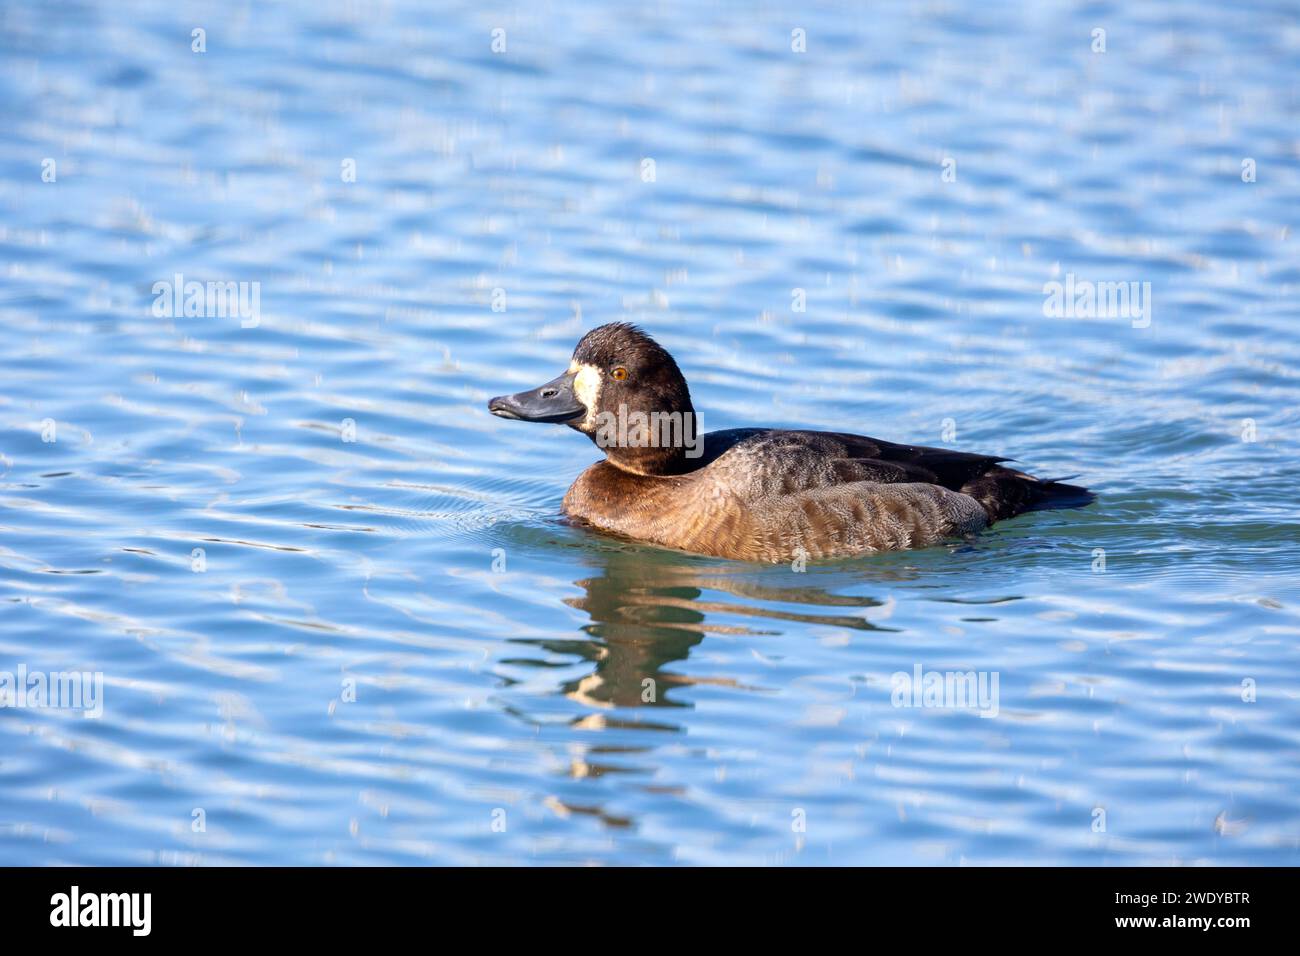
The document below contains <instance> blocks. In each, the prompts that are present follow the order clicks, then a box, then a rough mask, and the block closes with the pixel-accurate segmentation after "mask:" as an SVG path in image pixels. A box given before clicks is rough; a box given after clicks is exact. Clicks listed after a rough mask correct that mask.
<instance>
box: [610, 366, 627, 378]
mask: <svg viewBox="0 0 1300 956" xmlns="http://www.w3.org/2000/svg"><path fill="white" fill-rule="evenodd" d="M609 374H610V375H612V376H614V381H616V382H622V381H626V379H627V369H625V368H624V367H623V366H621V365H615V366H614V370H613V371H612V372H610V373H609Z"/></svg>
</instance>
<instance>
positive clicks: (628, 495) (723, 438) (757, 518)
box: [488, 322, 1093, 562]
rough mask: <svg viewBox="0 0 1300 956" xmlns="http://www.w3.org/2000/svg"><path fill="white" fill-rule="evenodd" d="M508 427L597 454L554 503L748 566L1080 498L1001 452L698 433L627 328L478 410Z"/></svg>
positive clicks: (608, 328)
mask: <svg viewBox="0 0 1300 956" xmlns="http://www.w3.org/2000/svg"><path fill="white" fill-rule="evenodd" d="M488 410H489V411H491V412H492V414H494V415H499V416H500V417H502V418H516V419H520V420H523V421H530V422H554V423H557V424H563V425H568V426H569V427H570V428H575V429H577V430H578V431H580V432H583V433H584V434H586V435H587V436H588V437H590V438H591V439H592V440H593V441H595V442H596V444H597V445H598V446H599V447H600V448H601V449H602V450H603V451H604V452H605V460H604V461H600V462H597V463H596V464H594V465H592V466H591V467H590V468H588V469H587V470H586V471H584V472H583V473H582V474H581V475H579V476H578V479H577V480H576V481H575V482H574V483H573V487H572V488H570V489H569V492H568V494H566V495H565V496H564V512H565V514H567V515H568V516H569V517H571V518H574V519H576V520H578V521H580V522H583V523H585V524H587V525H590V526H591V527H593V528H596V529H598V530H600V531H605V532H608V533H611V534H616V535H620V536H623V537H626V538H632V539H635V540H638V541H646V542H650V543H652V544H657V545H662V546H664V547H669V548H679V549H681V550H683V551H692V552H695V553H696V554H709V555H716V556H717V557H722V558H734V559H738V560H742V561H769V562H785V561H791V560H793V559H798V558H800V557H806V558H839V557H846V556H848V555H854V554H862V553H865V552H870V551H885V550H895V549H901V548H919V547H924V546H927V545H931V544H935V543H937V542H939V541H942V540H943V539H945V538H950V537H953V536H957V535H967V534H972V533H974V532H976V531H979V530H980V529H982V528H985V527H987V526H988V525H990V524H992V523H993V522H994V521H1001V520H1002V519H1003V518H1011V517H1014V516H1015V515H1018V514H1021V513H1022V512H1025V511H1032V510H1034V509H1036V508H1052V507H1074V506H1078V505H1085V504H1087V503H1088V502H1090V501H1092V500H1093V496H1092V494H1091V493H1090V492H1088V491H1086V490H1085V489H1083V488H1079V487H1076V486H1074V485H1066V484H1062V483H1061V482H1059V481H1048V480H1043V479H1038V478H1035V477H1033V476H1032V475H1027V474H1024V473H1023V472H1019V471H1014V470H1012V469H1010V468H1006V467H1003V465H1002V464H1001V462H1003V461H1006V460H1007V459H1004V458H991V457H989V456H987V455H972V454H969V453H967V452H960V451H949V450H947V449H944V448H924V447H921V446H918V445H895V444H893V443H891V442H886V441H880V440H879V439H876V438H865V437H863V436H860V435H848V434H843V433H840V432H814V431H786V430H783V429H776V428H733V429H728V430H726V431H718V432H709V433H708V434H705V435H699V434H698V433H697V432H696V430H695V428H696V416H695V409H694V408H693V407H692V405H691V396H690V392H689V391H688V390H687V388H686V379H685V378H684V377H683V376H682V373H681V371H680V370H679V369H678V368H677V363H676V362H674V361H673V357H672V356H671V355H669V354H668V352H667V351H665V350H664V349H663V348H662V347H661V346H660V345H659V344H658V343H657V342H655V341H654V340H653V339H652V338H650V336H648V335H646V334H645V333H644V332H642V331H641V330H640V329H638V328H636V327H635V326H632V325H628V324H626V323H622V322H615V323H611V324H609V325H602V326H600V327H599V328H595V329H592V330H591V331H590V332H588V333H587V334H586V335H585V336H583V338H582V341H581V342H579V343H578V347H577V348H576V349H574V351H573V361H572V362H571V363H570V365H569V368H568V370H567V371H566V372H565V373H564V374H563V375H561V376H560V377H559V378H557V379H555V380H554V381H551V382H547V383H546V384H545V385H543V386H541V387H540V388H535V389H533V390H532V391H530V392H520V393H519V394H517V395H502V396H500V397H498V398H494V399H492V400H491V401H490V402H488Z"/></svg>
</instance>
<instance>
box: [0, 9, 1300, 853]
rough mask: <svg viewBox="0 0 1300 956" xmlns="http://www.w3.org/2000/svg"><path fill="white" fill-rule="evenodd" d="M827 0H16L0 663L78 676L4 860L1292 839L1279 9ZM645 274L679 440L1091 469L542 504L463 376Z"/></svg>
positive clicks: (555, 455)
mask: <svg viewBox="0 0 1300 956" xmlns="http://www.w3.org/2000/svg"><path fill="white" fill-rule="evenodd" d="M842 7H843V8H842V9H837V8H836V6H833V5H820V4H818V5H815V6H809V5H808V4H807V3H805V2H800V3H787V4H780V3H762V4H758V5H755V4H750V3H736V4H725V5H713V4H700V3H686V2H676V0H669V2H662V3H629V4H625V5H615V4H609V5H604V6H595V5H592V4H580V3H571V4H570V3H519V4H514V5H510V4H505V5H497V6H495V7H494V6H493V5H487V6H484V5H481V4H473V3H465V4H450V5H438V6H437V8H436V9H435V8H433V7H431V6H429V5H426V4H420V3H415V2H411V3H404V2H396V3H380V4H378V5H376V7H375V8H374V9H368V8H367V7H366V6H364V5H362V4H352V3H327V2H313V3H309V4H308V3H304V4H274V5H271V4H267V5H263V4H252V3H212V4H199V3H189V2H177V0H170V2H166V3H162V2H159V3H128V2H116V0H115V2H111V3H110V2H103V3H64V2H30V3H28V2H18V3H15V2H6V3H4V4H3V6H0V117H3V123H2V124H0V270H2V274H3V284H2V285H0V354H2V355H3V356H4V365H3V378H2V380H0V596H2V600H0V671H9V672H17V671H18V669H19V668H20V667H22V668H25V669H26V671H27V672H34V671H37V672H43V673H55V672H59V671H74V670H75V671H85V672H91V673H99V674H102V680H103V697H102V705H103V713H102V716H101V717H99V718H98V719H93V718H91V719H88V718H86V717H84V716H83V714H82V713H81V712H79V711H77V710H76V709H75V708H72V707H62V708H50V707H35V706H25V707H16V706H9V707H6V708H3V709H0V863H8V864H13V863H24V864H62V863H75V864H108V863H124V864H163V865H190V864H199V865H210V864H231V863H251V864H269V863H306V864H332V863H333V864H358V863H361V864H375V863H380V864H411V863H452V864H478V863H484V864H497V863H512V864H513V863H524V864H553V863H597V864H674V863H675V864H718V863H736V864H850V863H903V864H976V865H978V864H996V863H1034V864H1044V863H1069V864H1098V865H1126V864H1200V863H1211V864H1242V863H1246V864H1266V863H1267V864H1292V865H1294V864H1297V863H1300V613H1298V610H1297V609H1298V608H1300V574H1297V571H1298V570H1300V515H1298V510H1300V509H1298V508H1297V503H1296V502H1297V492H1296V488H1297V486H1298V485H1300V456H1298V455H1297V451H1296V444H1295V443H1296V436H1297V433H1298V432H1297V429H1300V371H1298V370H1300V337H1298V336H1297V325H1298V323H1300V306H1298V305H1297V303H1298V302H1300V298H1298V293H1300V255H1298V252H1300V247H1298V246H1297V243H1300V236H1297V229H1296V227H1297V217H1298V215H1300V140H1298V139H1297V130H1300V12H1297V8H1296V6H1295V4H1294V2H1291V0H1276V2H1274V0H1262V2H1245V3H1233V4H1223V5H1220V4H1211V3H1208V2H1207V3H1204V4H1202V3H1191V2H1171V3H1162V4H1137V5H1132V4H1118V3H1101V4H1066V3H1050V2H1048V3H1040V2H1035V3H1025V4H1015V3H999V2H980V3H977V4H976V3H972V4H961V3H955V2H954V3H948V2H916V3H895V4H883V5H876V4H872V5H871V7H870V9H868V8H867V6H866V5H865V4H864V5H862V7H861V9H859V8H858V7H857V6H856V5H854V6H852V7H850V6H849V5H842ZM196 28H202V29H204V30H205V31H206V34H205V44H206V52H202V53H196V52H194V51H193V50H192V43H194V42H195V41H194V40H193V33H192V31H193V30H194V29H196ZM497 28H500V29H503V30H504V31H505V33H504V35H499V36H502V38H503V39H504V42H505V49H504V51H502V52H499V53H494V52H493V50H492V44H493V31H494V30H495V29H497ZM1097 28H1100V29H1104V30H1105V51H1104V52H1100V51H1097V52H1094V49H1093V47H1094V45H1096V43H1097V41H1096V40H1095V39H1094V35H1093V31H1094V29H1097ZM796 29H797V30H803V31H804V34H803V36H804V37H805V42H806V52H795V51H794V50H793V49H792V45H794V46H797V45H798V42H797V39H792V31H794V30H796ZM47 160H53V164H52V165H50V164H48V163H47V162H46V161H47ZM349 160H350V161H351V163H352V165H351V168H353V169H355V177H354V178H355V181H347V180H348V179H349V178H351V177H350V174H349V172H348V170H349V166H348V161H349ZM646 160H652V161H653V165H651V164H648V163H646V162H645V161H646ZM950 160H951V161H952V162H949V161H950ZM1247 160H1251V161H1253V163H1250V164H1247V166H1251V167H1252V168H1253V169H1254V177H1253V181H1249V180H1250V179H1251V177H1250V175H1249V173H1248V172H1246V170H1245V168H1244V167H1243V163H1245V161H1247ZM1243 176H1245V178H1243ZM46 179H50V180H51V181H45V180H46ZM178 274H179V275H182V276H183V277H184V279H186V280H198V281H204V282H206V281H216V280H223V281H224V280H230V281H234V282H246V283H258V286H257V288H258V290H259V296H260V307H259V313H258V315H257V316H256V322H255V323H253V324H250V325H249V327H244V323H242V322H241V320H240V318H239V317H238V316H232V315H229V314H225V315H222V314H206V315H200V316H185V315H184V314H181V315H166V314H164V315H161V316H160V315H158V314H155V311H156V310H155V305H156V301H157V296H156V295H155V294H154V291H153V290H154V286H155V283H159V282H171V281H173V277H174V276H176V275H178ZM1067 276H1073V277H1075V278H1076V279H1077V280H1081V281H1090V282H1100V281H1124V282H1130V281H1131V282H1137V283H1139V284H1140V283H1150V298H1149V300H1147V303H1148V305H1149V310H1148V312H1147V316H1146V318H1145V319H1141V320H1139V319H1136V318H1135V319H1130V318H1126V317H1123V316H1116V315H1099V316H1097V317H1089V316H1078V315H1075V316H1055V315H1051V314H1048V313H1049V312H1050V310H1049V309H1047V308H1046V307H1045V293H1044V287H1045V284H1047V283H1050V282H1053V281H1060V282H1064V281H1065V280H1066V278H1067ZM249 288H251V286H250V287H249ZM797 289H802V290H804V293H803V294H804V297H805V299H806V308H805V309H804V310H803V311H798V310H797V305H798V303H797V301H796V298H797V293H796V292H795V291H794V290H797ZM497 290H500V291H499V292H498V291H497ZM164 311H166V310H165V309H164ZM614 319H624V320H631V321H635V322H638V323H640V324H642V325H643V326H644V327H646V328H647V329H648V330H650V331H651V332H652V333H654V334H655V335H656V336H658V337H659V338H660V340H661V341H662V342H664V344H665V345H667V346H668V347H669V348H670V349H671V350H672V351H673V352H674V353H675V354H676V356H677V358H678V360H679V362H680V363H681V365H682V367H683V369H684V371H685V372H686V375H687V377H688V379H689V381H690V383H691V388H692V393H693V396H694V398H695V401H696V406H697V408H699V409H700V411H701V413H702V415H703V419H704V423H705V425H706V427H708V428H728V427H736V426H742V425H753V424H769V425H786V426H801V427H814V428H831V429H838V430H848V431H858V432H862V433H866V434H871V435H876V436H878V437H881V438H886V439H891V440H895V441H905V442H914V443H925V444H937V445H943V444H947V445H951V446H953V447H957V448H962V449H966V450H971V451H981V452H986V453H993V454H1001V455H1007V456H1012V457H1015V458H1016V459H1018V460H1019V461H1020V462H1021V463H1022V464H1023V467H1026V468H1029V469H1031V470H1034V471H1035V472H1037V473H1040V474H1047V475H1070V474H1078V475H1080V476H1081V477H1080V481H1081V482H1083V483H1086V484H1087V485H1089V486H1090V487H1092V488H1093V489H1095V490H1096V491H1098V492H1099V494H1100V498H1099V500H1098V502H1097V503H1096V504H1095V505H1093V506H1092V507H1090V508H1088V509H1086V510H1079V511H1057V512H1047V513H1039V514H1034V515H1029V516H1026V517H1022V518H1019V519H1016V520H1014V521H1011V522H1007V523H1004V524H1000V525H998V526H997V527H995V528H994V529H992V530H991V531H989V532H987V533H985V534H983V535H981V536H980V537H979V538H978V539H976V540H974V541H971V542H962V541H958V542H954V543H953V544H951V545H950V546H945V547H938V548H931V549H928V550H925V551H919V552H913V553H904V554H887V555H879V556H872V557H865V558H861V559H858V560H851V561H843V562H836V563H831V564H812V565H809V567H808V568H807V570H806V571H804V572H802V573H800V572H798V571H795V570H794V569H792V568H791V567H785V566H778V567H763V566H754V565H746V564H739V563H730V562H726V561H720V560H712V559H702V558H695V557H690V556H686V555H681V554H677V553H674V552H668V551H662V550H657V549H653V548H647V547H640V546H636V545H632V544H627V543H623V542H619V541H614V540H610V539H605V538H602V537H599V536H596V535H593V534H591V533H589V532H586V531H582V530H579V529H576V528H572V527H569V526H567V525H565V524H564V523H563V522H562V521H561V520H560V519H559V502H560V499H561V497H562V495H563V493H564V490H565V489H566V488H567V486H568V484H569V482H570V481H571V480H572V479H573V478H574V476H575V475H576V474H577V473H578V472H579V471H580V470H581V469H582V468H584V467H585V466H586V465H587V464H588V463H590V462H591V461H593V460H594V459H595V457H596V455H597V451H596V449H594V448H593V447H592V446H591V445H590V443H589V442H587V441H586V439H584V438H582V437H581V436H579V435H576V434H574V433H572V432H569V431H567V430H565V429H563V428H560V427H557V426H542V425H526V424H521V423H518V422H508V421H502V420H499V419H496V418H493V417H491V416H489V415H488V413H487V411H486V409H485V403H486V401H487V399H488V398H489V397H491V396H493V395H497V394H500V393H502V392H511V391H517V390H519V389H521V388H524V387H530V386H532V385H536V384H538V383H541V382H543V381H546V380H547V379H549V378H551V377H552V376H553V375H555V374H556V373H558V372H559V371H560V370H562V368H563V367H564V366H565V365H566V364H567V361H568V355H569V352H570V350H571V349H572V346H573V344H574V342H575V341H576V340H577V339H578V337H579V336H580V335H581V334H582V332H584V331H585V330H586V329H588V328H590V327H592V326H594V325H596V324H599V323H601V322H605V321H611V320H614ZM349 421H350V423H351V424H349ZM353 429H354V430H355V431H353ZM351 438H354V439H355V440H348V439H351ZM196 549H201V550H196ZM916 667H921V668H922V669H923V670H925V671H937V672H943V671H953V670H960V671H974V672H979V673H981V674H984V675H996V676H997V677H998V680H999V700H998V712H997V715H996V716H993V717H981V716H980V715H979V714H978V713H976V712H974V711H973V710H971V709H970V708H962V707H951V706H950V707H911V708H905V707H896V706H894V703H895V701H894V699H893V694H892V690H891V689H892V687H893V686H894V677H893V675H895V674H896V673H898V672H904V673H909V674H910V673H912V672H913V671H914V668H916ZM647 688H650V693H649V694H647V692H646V689H647Z"/></svg>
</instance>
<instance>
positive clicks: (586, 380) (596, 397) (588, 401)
mask: <svg viewBox="0 0 1300 956" xmlns="http://www.w3.org/2000/svg"><path fill="white" fill-rule="evenodd" d="M569 371H570V372H574V373H576V374H575V375H574V376H573V394H574V395H576V396H577V398H578V401H580V402H582V404H583V405H585V406H586V407H587V417H586V418H584V419H583V420H582V425H581V426H579V427H580V428H581V429H582V430H583V431H590V430H591V429H593V428H595V427H596V412H597V410H598V409H599V408H600V369H598V368H596V366H594V365H581V364H579V363H578V362H570V363H569Z"/></svg>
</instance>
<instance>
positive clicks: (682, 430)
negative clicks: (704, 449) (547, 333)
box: [488, 322, 700, 474]
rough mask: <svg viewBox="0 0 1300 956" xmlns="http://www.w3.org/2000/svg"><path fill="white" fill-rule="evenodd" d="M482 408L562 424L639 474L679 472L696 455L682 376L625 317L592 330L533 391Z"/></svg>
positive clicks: (693, 423) (693, 424)
mask: <svg viewBox="0 0 1300 956" xmlns="http://www.w3.org/2000/svg"><path fill="white" fill-rule="evenodd" d="M488 411H490V412H491V413H492V414H493V415H497V416H499V417H501V418H515V419H519V420H521V421H527V422H553V423H556V424H561V425H568V426H569V427H570V428H575V429H577V430H578V431H580V432H582V433H583V434H585V435H587V436H588V437H589V438H591V440H592V441H594V442H595V443H596V444H597V445H598V446H600V447H601V448H602V449H603V450H604V452H605V454H606V456H607V457H608V458H609V460H610V461H611V462H613V463H614V464H616V465H618V466H619V467H622V468H626V469H627V470H629V471H634V472H639V473H642V474H671V473H674V472H677V471H681V470H684V463H685V462H686V461H688V460H689V459H691V458H696V457H698V456H699V448H700V443H699V432H698V429H697V422H696V416H695V410H694V408H693V407H692V406H691V394H690V391H689V390H688V389H687V387H686V379H685V378H684V377H683V376H682V373H681V370H680V369H679V368H678V367H677V363H676V362H674V361H673V357H672V356H671V355H669V354H668V352H667V351H666V350H665V349H664V348H663V346H661V345H660V344H659V343H658V342H656V341H655V340H654V339H652V338H650V336H648V335H646V333H645V332H643V331H641V330H640V329H638V328H637V327H636V326H634V325H629V324H627V323H626V322H611V323H610V324H609V325H602V326H599V327H598V328H594V329H592V330H591V331H590V332H588V333H587V334H586V335H584V336H583V337H582V341H580V342H579V343H578V346H577V348H575V349H574V350H573V360H572V361H571V362H570V363H569V367H568V369H567V370H566V371H565V372H564V374H562V375H560V376H559V377H558V378H554V379H552V380H551V381H549V382H547V383H546V384H545V385H542V386H539V387H538V388H534V389H532V390H531V391H527V392H518V393H516V394H514V395H500V396H498V397H496V398H494V399H492V400H491V401H490V402H488Z"/></svg>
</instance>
